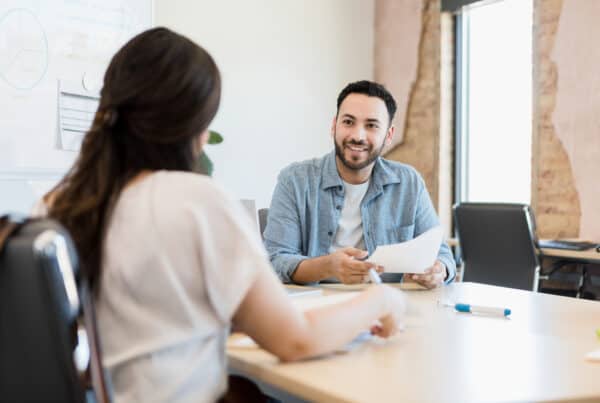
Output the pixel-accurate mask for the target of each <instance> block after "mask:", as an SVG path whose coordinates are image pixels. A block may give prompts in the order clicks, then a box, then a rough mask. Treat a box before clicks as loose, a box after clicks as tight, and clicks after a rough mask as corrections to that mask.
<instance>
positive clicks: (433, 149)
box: [375, 0, 441, 206]
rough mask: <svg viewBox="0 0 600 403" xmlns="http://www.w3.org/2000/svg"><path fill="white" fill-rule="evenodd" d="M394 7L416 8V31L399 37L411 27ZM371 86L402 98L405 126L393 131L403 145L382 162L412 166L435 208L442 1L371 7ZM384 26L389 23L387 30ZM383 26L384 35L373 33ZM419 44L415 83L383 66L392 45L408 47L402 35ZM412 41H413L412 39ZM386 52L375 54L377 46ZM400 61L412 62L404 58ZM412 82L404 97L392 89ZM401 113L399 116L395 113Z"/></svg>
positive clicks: (380, 1)
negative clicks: (377, 84)
mask: <svg viewBox="0 0 600 403" xmlns="http://www.w3.org/2000/svg"><path fill="white" fill-rule="evenodd" d="M394 3H410V4H412V5H413V6H417V7H419V8H420V10H421V11H420V18H421V24H420V30H419V31H418V32H417V31H415V32H411V33H406V32H404V36H403V35H401V33H402V28H401V27H402V26H403V25H405V24H412V23H413V22H411V21H410V20H409V19H410V18H414V17H410V15H406V14H401V13H394V12H393V7H394ZM375 9H376V11H375V15H376V20H375V27H376V28H375V48H376V52H375V80H376V81H381V82H383V83H384V84H386V85H387V86H388V87H389V88H390V89H391V91H392V93H393V94H394V96H395V97H398V96H404V97H407V98H405V99H406V101H405V104H406V111H405V119H404V125H403V126H398V125H397V127H396V130H397V131H400V132H401V133H402V142H401V143H400V144H398V145H396V146H395V147H394V148H392V149H391V150H390V151H389V152H388V153H387V154H386V158H388V159H391V160H395V161H400V162H404V163H407V164H409V165H412V166H414V167H415V168H416V169H417V170H418V171H419V172H420V173H421V175H422V176H423V178H424V180H425V183H426V185H427V189H428V190H429V193H430V195H431V199H432V201H433V203H434V206H437V203H438V191H439V182H438V181H439V160H440V159H439V133H440V42H441V41H440V0H405V1H403V2H398V0H377V1H376V3H375ZM388 21H393V22H394V23H393V24H389V23H388ZM382 25H387V26H388V27H389V29H387V30H386V31H384V32H381V31H379V30H378V28H377V27H379V26H382ZM407 34H408V35H416V38H418V49H417V54H416V57H417V60H416V62H417V64H416V65H417V69H416V74H415V76H414V77H411V76H406V75H400V74H397V70H396V68H395V66H394V64H390V63H386V61H385V59H384V52H385V51H388V52H392V51H394V49H393V48H394V46H393V43H394V42H395V41H406V40H407V38H406V35H407ZM416 38H413V39H416ZM383 42H385V43H387V44H388V45H387V48H386V49H382V51H381V52H379V53H378V52H377V46H378V44H381V43H383ZM402 57H415V55H413V54H405V55H402ZM411 81H413V84H412V86H411V87H410V90H409V91H408V94H398V95H397V94H396V93H395V92H394V88H395V85H397V84H398V83H400V82H402V83H404V84H405V83H406V82H411ZM399 113H402V111H400V110H399Z"/></svg>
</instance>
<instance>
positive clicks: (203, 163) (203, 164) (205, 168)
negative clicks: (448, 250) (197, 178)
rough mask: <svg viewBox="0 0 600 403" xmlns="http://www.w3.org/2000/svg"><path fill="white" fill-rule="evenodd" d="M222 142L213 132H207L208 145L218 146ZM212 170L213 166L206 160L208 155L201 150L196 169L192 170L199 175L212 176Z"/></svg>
mask: <svg viewBox="0 0 600 403" xmlns="http://www.w3.org/2000/svg"><path fill="white" fill-rule="evenodd" d="M222 142H223V136H221V135H220V134H219V133H217V132H215V131H213V130H209V132H208V144H219V143H222ZM213 169H214V166H213V163H212V161H211V160H210V158H208V155H206V151H205V150H202V153H200V155H199V156H198V159H197V160H196V167H195V168H194V170H195V171H196V172H199V173H201V174H204V175H208V176H212V173H213Z"/></svg>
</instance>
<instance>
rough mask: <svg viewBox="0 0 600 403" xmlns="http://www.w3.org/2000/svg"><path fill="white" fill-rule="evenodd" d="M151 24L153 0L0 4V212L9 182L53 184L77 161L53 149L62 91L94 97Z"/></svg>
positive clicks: (72, 153)
mask: <svg viewBox="0 0 600 403" xmlns="http://www.w3.org/2000/svg"><path fill="white" fill-rule="evenodd" d="M152 25H153V2H152V0H2V1H1V2H0V213H1V212H2V207H3V203H2V201H3V199H4V200H6V199H7V198H9V197H10V186H8V185H7V183H8V182H10V183H14V182H15V181H19V179H20V178H22V179H23V180H24V181H31V180H33V181H35V180H38V179H39V180H42V181H46V182H55V181H56V180H57V179H58V178H60V177H61V176H62V175H63V174H64V173H65V172H66V170H67V169H68V168H69V167H70V166H71V164H72V163H73V161H74V159H75V157H76V155H77V150H76V149H75V150H74V149H71V150H65V149H62V147H61V144H60V136H59V130H58V125H59V122H58V119H57V117H58V109H59V105H58V94H59V90H60V87H61V85H62V87H63V88H65V86H67V87H69V88H74V89H75V90H76V91H78V92H81V93H82V94H85V93H90V94H96V95H97V94H98V92H99V90H100V88H101V86H102V80H103V76H104V72H105V70H106V67H107V65H108V63H109V62H110V59H111V57H112V55H113V54H114V53H115V52H116V51H117V50H118V49H119V48H120V47H121V46H122V45H123V44H124V43H125V42H127V41H128V40H129V39H130V38H131V37H133V36H134V35H136V34H138V33H139V32H141V31H143V30H145V29H148V28H150V27H151V26H152ZM7 181H8V182H7ZM22 185H23V184H20V185H19V186H21V188H22ZM35 187H36V188H37V189H38V190H37V193H39V192H40V190H39V189H40V186H39V184H38V185H36V186H35ZM42 187H43V186H42ZM25 193H26V192H25ZM19 198H21V196H19ZM11 203H12V204H19V200H16V201H15V200H12V202H11Z"/></svg>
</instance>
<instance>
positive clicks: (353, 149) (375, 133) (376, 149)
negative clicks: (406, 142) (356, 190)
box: [331, 94, 394, 170]
mask: <svg viewBox="0 0 600 403" xmlns="http://www.w3.org/2000/svg"><path fill="white" fill-rule="evenodd" d="M388 126H390V124H389V115H388V111H387V108H386V106H385V102H383V100H382V99H381V98H377V97H370V96H367V95H364V94H350V95H348V96H347V97H346V98H345V99H344V100H343V101H342V104H341V105H340V108H339V111H338V115H337V117H336V118H335V119H334V121H333V125H332V128H331V131H332V135H333V141H334V143H335V153H336V155H337V157H338V158H339V159H340V161H341V162H342V163H343V164H344V165H345V166H346V167H347V168H349V169H352V170H360V169H363V168H365V167H367V166H369V165H370V164H371V163H372V162H373V161H375V159H377V157H378V156H379V155H380V154H381V151H382V149H383V146H384V145H385V144H386V143H389V142H390V141H391V139H392V136H393V133H394V128H393V126H390V127H389V128H388Z"/></svg>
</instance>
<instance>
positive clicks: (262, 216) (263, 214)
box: [258, 208, 269, 236]
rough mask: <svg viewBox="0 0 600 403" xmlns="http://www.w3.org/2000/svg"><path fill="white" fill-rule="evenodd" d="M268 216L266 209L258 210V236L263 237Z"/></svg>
mask: <svg viewBox="0 0 600 403" xmlns="http://www.w3.org/2000/svg"><path fill="white" fill-rule="evenodd" d="M268 216H269V209H268V208H261V209H259V210H258V226H259V228H260V236H263V234H264V233H265V228H267V217H268Z"/></svg>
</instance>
